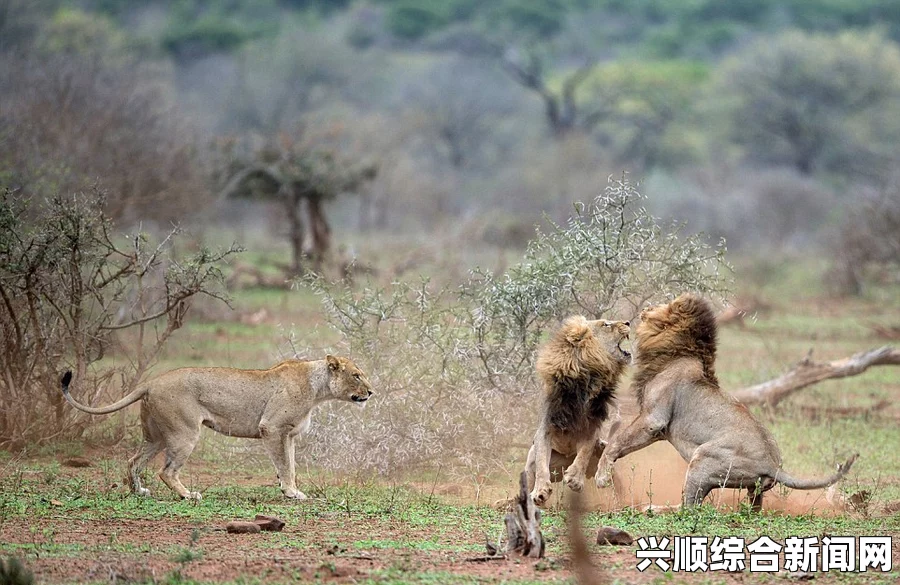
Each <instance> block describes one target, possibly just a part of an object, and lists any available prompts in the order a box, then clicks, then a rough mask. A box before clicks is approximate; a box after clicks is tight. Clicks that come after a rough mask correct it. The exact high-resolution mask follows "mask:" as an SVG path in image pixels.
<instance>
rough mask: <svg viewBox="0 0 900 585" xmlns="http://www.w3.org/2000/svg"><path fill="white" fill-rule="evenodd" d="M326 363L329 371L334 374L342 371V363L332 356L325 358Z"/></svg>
mask: <svg viewBox="0 0 900 585" xmlns="http://www.w3.org/2000/svg"><path fill="white" fill-rule="evenodd" d="M325 362H326V363H327V364H328V369H329V370H331V371H332V372H336V371H338V370H339V369H341V362H340V360H339V359H337V358H336V357H334V356H333V355H331V354H328V355H326V356H325Z"/></svg>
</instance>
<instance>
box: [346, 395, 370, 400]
mask: <svg viewBox="0 0 900 585" xmlns="http://www.w3.org/2000/svg"><path fill="white" fill-rule="evenodd" d="M368 399H369V397H368V396H359V395H357V394H353V395H352V396H350V400H352V401H353V402H365V401H366V400H368Z"/></svg>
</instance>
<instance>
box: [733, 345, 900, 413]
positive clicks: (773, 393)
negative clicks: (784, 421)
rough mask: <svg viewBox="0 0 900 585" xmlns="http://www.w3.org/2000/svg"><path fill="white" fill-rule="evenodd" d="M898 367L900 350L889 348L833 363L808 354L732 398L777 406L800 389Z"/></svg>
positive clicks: (735, 393) (855, 355)
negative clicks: (774, 376)
mask: <svg viewBox="0 0 900 585" xmlns="http://www.w3.org/2000/svg"><path fill="white" fill-rule="evenodd" d="M811 353H812V352H810V354H811ZM897 365H900V350H897V349H894V348H892V347H890V346H884V347H879V348H876V349H870V350H869V351H863V352H860V353H857V354H854V355H852V356H850V357H848V358H843V359H839V360H834V361H832V362H814V361H813V360H812V357H811V355H807V356H806V358H804V359H803V360H802V361H801V362H800V363H798V364H797V365H796V366H794V367H793V368H792V369H790V370H789V371H787V372H785V373H784V374H782V375H781V376H779V377H777V378H775V379H774V380H769V381H768V382H763V383H761V384H756V385H755V386H749V387H747V388H742V389H740V390H737V391H735V392H733V393H732V396H734V397H735V398H736V399H738V400H739V401H740V402H742V403H744V404H768V405H770V406H775V405H776V404H778V403H779V402H781V401H782V400H784V399H785V398H787V397H788V396H790V395H791V394H793V393H794V392H796V391H797V390H800V389H801V388H805V387H806V386H810V385H812V384H816V383H818V382H821V381H823V380H829V379H831V378H845V377H847V376H856V375H857V374H861V373H863V372H864V371H866V370H867V369H868V368H869V367H870V366H897Z"/></svg>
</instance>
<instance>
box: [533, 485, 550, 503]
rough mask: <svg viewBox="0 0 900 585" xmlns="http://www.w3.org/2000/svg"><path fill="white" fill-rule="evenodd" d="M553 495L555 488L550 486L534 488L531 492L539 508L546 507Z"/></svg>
mask: <svg viewBox="0 0 900 585" xmlns="http://www.w3.org/2000/svg"><path fill="white" fill-rule="evenodd" d="M552 493H553V488H552V487H550V484H549V483H548V484H546V485H543V486H537V485H536V486H534V489H533V490H531V500H532V501H533V502H534V503H535V505H537V506H541V507H544V506H545V505H546V504H547V502H549V501H550V494H552Z"/></svg>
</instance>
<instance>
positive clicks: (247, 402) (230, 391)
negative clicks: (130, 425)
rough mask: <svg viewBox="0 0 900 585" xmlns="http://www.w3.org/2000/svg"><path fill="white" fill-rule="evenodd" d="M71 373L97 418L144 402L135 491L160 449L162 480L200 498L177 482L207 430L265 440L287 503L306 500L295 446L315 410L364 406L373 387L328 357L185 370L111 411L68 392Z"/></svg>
mask: <svg viewBox="0 0 900 585" xmlns="http://www.w3.org/2000/svg"><path fill="white" fill-rule="evenodd" d="M71 381H72V373H71V372H66V373H65V375H64V376H63V378H62V381H61V383H62V391H63V394H64V395H65V397H66V400H68V401H69V403H70V404H71V405H72V406H74V407H75V408H77V409H78V410H82V411H84V412H87V413H90V414H109V413H111V412H116V411H117V410H121V409H123V408H125V407H126V406H128V405H130V404H133V403H134V402H137V401H138V400H140V401H141V427H142V429H143V434H144V442H143V444H142V445H141V447H140V449H139V450H138V452H137V453H136V454H135V456H134V457H132V458H131V460H130V461H129V465H128V481H129V484H130V486H131V489H132V491H134V492H136V493H138V494H141V495H145V496H147V495H150V490H148V489H146V488H144V487H141V478H140V473H141V470H142V469H143V468H144V467H145V466H146V465H147V463H148V462H149V461H150V460H151V459H152V458H153V457H154V456H155V455H156V454H157V453H159V452H160V451H165V455H166V461H165V465H164V466H163V468H162V471H161V472H160V474H159V477H160V479H161V480H162V481H163V483H165V484H166V485H167V486H169V488H171V489H172V490H173V491H175V492H176V493H177V494H178V495H180V496H181V497H182V498H189V499H196V500H199V499H200V497H201V496H200V493H198V492H191V491H188V489H187V488H185V487H184V485H183V484H182V483H181V480H180V479H179V478H178V474H179V470H180V469H181V467H182V466H183V465H184V463H185V461H187V459H188V457H189V456H190V454H191V452H192V451H193V450H194V447H196V445H197V441H198V440H199V439H200V430H201V428H202V427H204V426H206V427H209V428H211V429H213V430H215V431H217V432H219V433H222V434H224V435H229V436H232V437H245V438H250V439H262V441H263V444H264V445H265V447H266V450H267V451H268V453H269V457H270V458H271V460H272V463H273V464H274V465H275V471H276V473H277V474H278V480H279V483H280V485H281V491H282V492H283V493H284V495H285V496H286V497H288V498H294V499H300V500H303V499H306V496H305V495H304V494H303V492H301V491H299V490H298V489H297V485H296V483H295V467H294V465H295V463H294V444H295V441H296V439H297V437H298V436H300V435H301V434H302V433H305V432H307V431H308V430H309V426H310V417H311V413H312V409H313V407H315V406H316V405H317V404H320V403H322V402H324V401H326V400H345V401H349V402H355V403H357V404H359V405H363V406H364V405H365V402H366V400H368V399H369V397H370V396H372V390H371V388H372V385H371V384H370V383H369V380H368V378H367V377H366V375H365V374H364V373H363V372H362V370H360V369H359V368H358V367H357V366H356V364H354V363H353V362H352V361H351V360H349V359H347V358H343V357H335V356H332V355H329V356H326V357H325V359H322V360H313V361H300V360H287V361H284V362H282V363H280V364H278V365H276V366H274V367H272V368H270V369H268V370H239V369H236V368H181V369H177V370H172V371H170V372H166V373H165V374H162V375H160V376H159V377H157V378H154V379H152V380H149V381H147V382H144V383H143V384H142V385H141V386H139V387H138V388H137V389H136V390H135V391H134V392H131V393H130V394H128V395H127V396H125V397H123V398H122V399H121V400H119V401H118V402H116V403H114V404H111V405H109V406H106V407H101V408H92V407H89V406H84V405H82V404H79V403H78V402H76V401H75V400H74V399H73V398H72V397H71V396H70V395H69V384H70V383H71Z"/></svg>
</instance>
